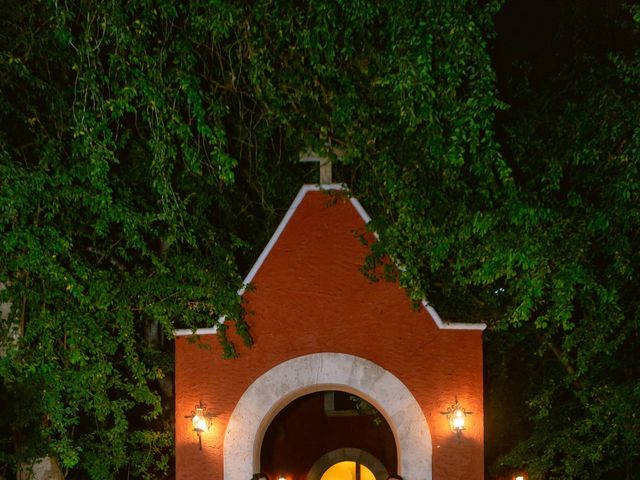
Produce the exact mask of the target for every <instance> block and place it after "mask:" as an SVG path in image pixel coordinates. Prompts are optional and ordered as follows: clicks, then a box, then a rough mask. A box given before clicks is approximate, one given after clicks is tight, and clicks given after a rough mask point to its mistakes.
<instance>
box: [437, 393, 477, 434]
mask: <svg viewBox="0 0 640 480" xmlns="http://www.w3.org/2000/svg"><path fill="white" fill-rule="evenodd" d="M440 413H441V414H442V415H446V416H447V420H448V421H449V427H450V428H451V431H452V432H453V433H455V434H456V436H457V437H458V439H459V438H460V435H461V434H462V430H465V422H466V417H467V415H473V412H468V411H467V410H466V409H465V408H464V407H462V406H461V405H460V403H458V397H457V396H456V397H455V402H454V403H453V404H452V405H450V406H449V408H447V410H446V411H444V412H440Z"/></svg>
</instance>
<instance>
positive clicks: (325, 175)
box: [300, 150, 331, 185]
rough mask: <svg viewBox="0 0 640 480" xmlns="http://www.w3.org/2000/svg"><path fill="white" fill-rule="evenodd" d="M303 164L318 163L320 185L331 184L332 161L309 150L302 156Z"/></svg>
mask: <svg viewBox="0 0 640 480" xmlns="http://www.w3.org/2000/svg"><path fill="white" fill-rule="evenodd" d="M300 161H301V162H318V163H319V164H320V185H328V184H330V183H331V160H329V158H327V157H321V156H319V155H318V154H317V153H315V152H313V151H311V150H307V151H306V152H304V153H303V154H302V155H301V156H300Z"/></svg>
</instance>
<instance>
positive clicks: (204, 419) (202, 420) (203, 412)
mask: <svg viewBox="0 0 640 480" xmlns="http://www.w3.org/2000/svg"><path fill="white" fill-rule="evenodd" d="M213 417H215V415H214V414H212V413H209V412H207V405H206V404H205V403H204V402H203V401H202V400H200V401H199V402H198V403H197V404H196V406H195V408H194V410H193V411H192V412H191V415H185V417H184V418H190V419H191V425H192V426H193V431H194V432H196V434H197V435H198V445H199V447H200V450H202V433H203V432H207V431H208V430H209V428H210V427H211V419H212V418H213Z"/></svg>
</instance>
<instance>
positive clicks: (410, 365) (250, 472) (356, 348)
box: [175, 162, 485, 480]
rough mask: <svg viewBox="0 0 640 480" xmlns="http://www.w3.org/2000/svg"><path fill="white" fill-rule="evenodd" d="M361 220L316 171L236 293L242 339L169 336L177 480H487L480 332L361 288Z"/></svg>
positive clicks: (385, 291)
mask: <svg viewBox="0 0 640 480" xmlns="http://www.w3.org/2000/svg"><path fill="white" fill-rule="evenodd" d="M323 167H326V162H325V163H324V164H323ZM321 168H322V167H321ZM329 176H330V174H329ZM327 180H328V181H327ZM369 220H370V219H369V216H368V215H367V213H366V211H365V209H364V208H363V206H362V205H361V204H360V203H359V202H358V200H357V199H356V198H353V197H350V196H349V194H348V191H347V190H346V188H345V187H344V186H343V185H339V184H333V183H331V182H330V180H329V179H328V178H327V174H326V169H325V170H324V172H323V171H322V170H321V182H320V184H316V185H304V186H302V188H301V189H300V191H299V193H298V195H297V196H296V197H295V199H294V200H293V203H292V204H291V206H290V207H289V209H288V211H287V213H286V215H285V216H284V218H283V219H282V221H281V223H280V225H279V226H278V228H277V229H276V231H275V232H274V233H273V236H272V238H271V240H270V241H269V243H268V244H267V246H266V247H265V248H264V250H263V252H262V254H261V255H260V257H259V258H258V260H257V262H256V263H255V265H254V266H253V268H252V269H251V270H250V272H249V274H248V275H247V277H246V278H245V282H244V283H245V285H246V286H249V285H250V286H251V288H246V289H243V290H241V291H240V292H239V294H240V295H242V297H243V302H244V306H245V309H246V319H247V322H248V323H249V324H250V327H251V336H252V338H253V345H252V346H251V347H250V348H249V347H244V346H239V348H238V353H239V355H238V358H235V359H230V360H225V359H223V355H222V352H221V347H220V345H219V342H218V340H217V339H216V331H215V329H198V330H196V331H195V332H194V331H192V330H177V331H176V332H175V333H176V342H175V450H176V465H175V469H176V478H177V480H252V479H253V480H260V479H267V480H388V479H403V480H463V479H464V480H480V479H482V478H484V460H483V456H484V433H483V429H484V425H483V378H482V375H483V373H482V372H483V370H482V332H483V330H484V328H485V325H484V324H480V323H459V322H447V321H445V320H443V319H441V318H440V316H439V315H438V313H437V312H436V310H435V309H434V308H433V307H432V306H431V305H430V304H429V303H428V302H427V301H423V302H422V303H421V304H420V305H419V308H416V306H415V304H413V303H412V302H411V301H410V299H409V297H408V296H407V294H406V292H405V291H404V290H403V289H402V288H401V287H400V286H399V285H398V284H396V283H393V282H389V281H384V280H381V281H377V282H374V281H371V280H370V279H368V278H367V277H366V276H365V275H364V274H363V273H362V271H361V267H362V266H363V264H364V261H365V258H366V256H367V253H368V247H367V246H366V245H364V244H363V242H361V239H360V237H361V236H362V235H365V236H367V237H368V238H370V240H372V241H375V238H374V237H373V234H372V233H371V232H368V231H367V228H366V225H367V223H368V222H369ZM194 336H197V337H198V341H197V342H194V341H193V337H194ZM203 344H204V345H206V346H207V348H202V346H203Z"/></svg>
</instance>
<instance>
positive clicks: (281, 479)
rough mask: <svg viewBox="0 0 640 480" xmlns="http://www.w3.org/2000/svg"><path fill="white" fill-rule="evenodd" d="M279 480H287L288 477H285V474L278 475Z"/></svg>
mask: <svg viewBox="0 0 640 480" xmlns="http://www.w3.org/2000/svg"><path fill="white" fill-rule="evenodd" d="M278 480H287V477H285V475H284V473H281V474H280V475H278Z"/></svg>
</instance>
